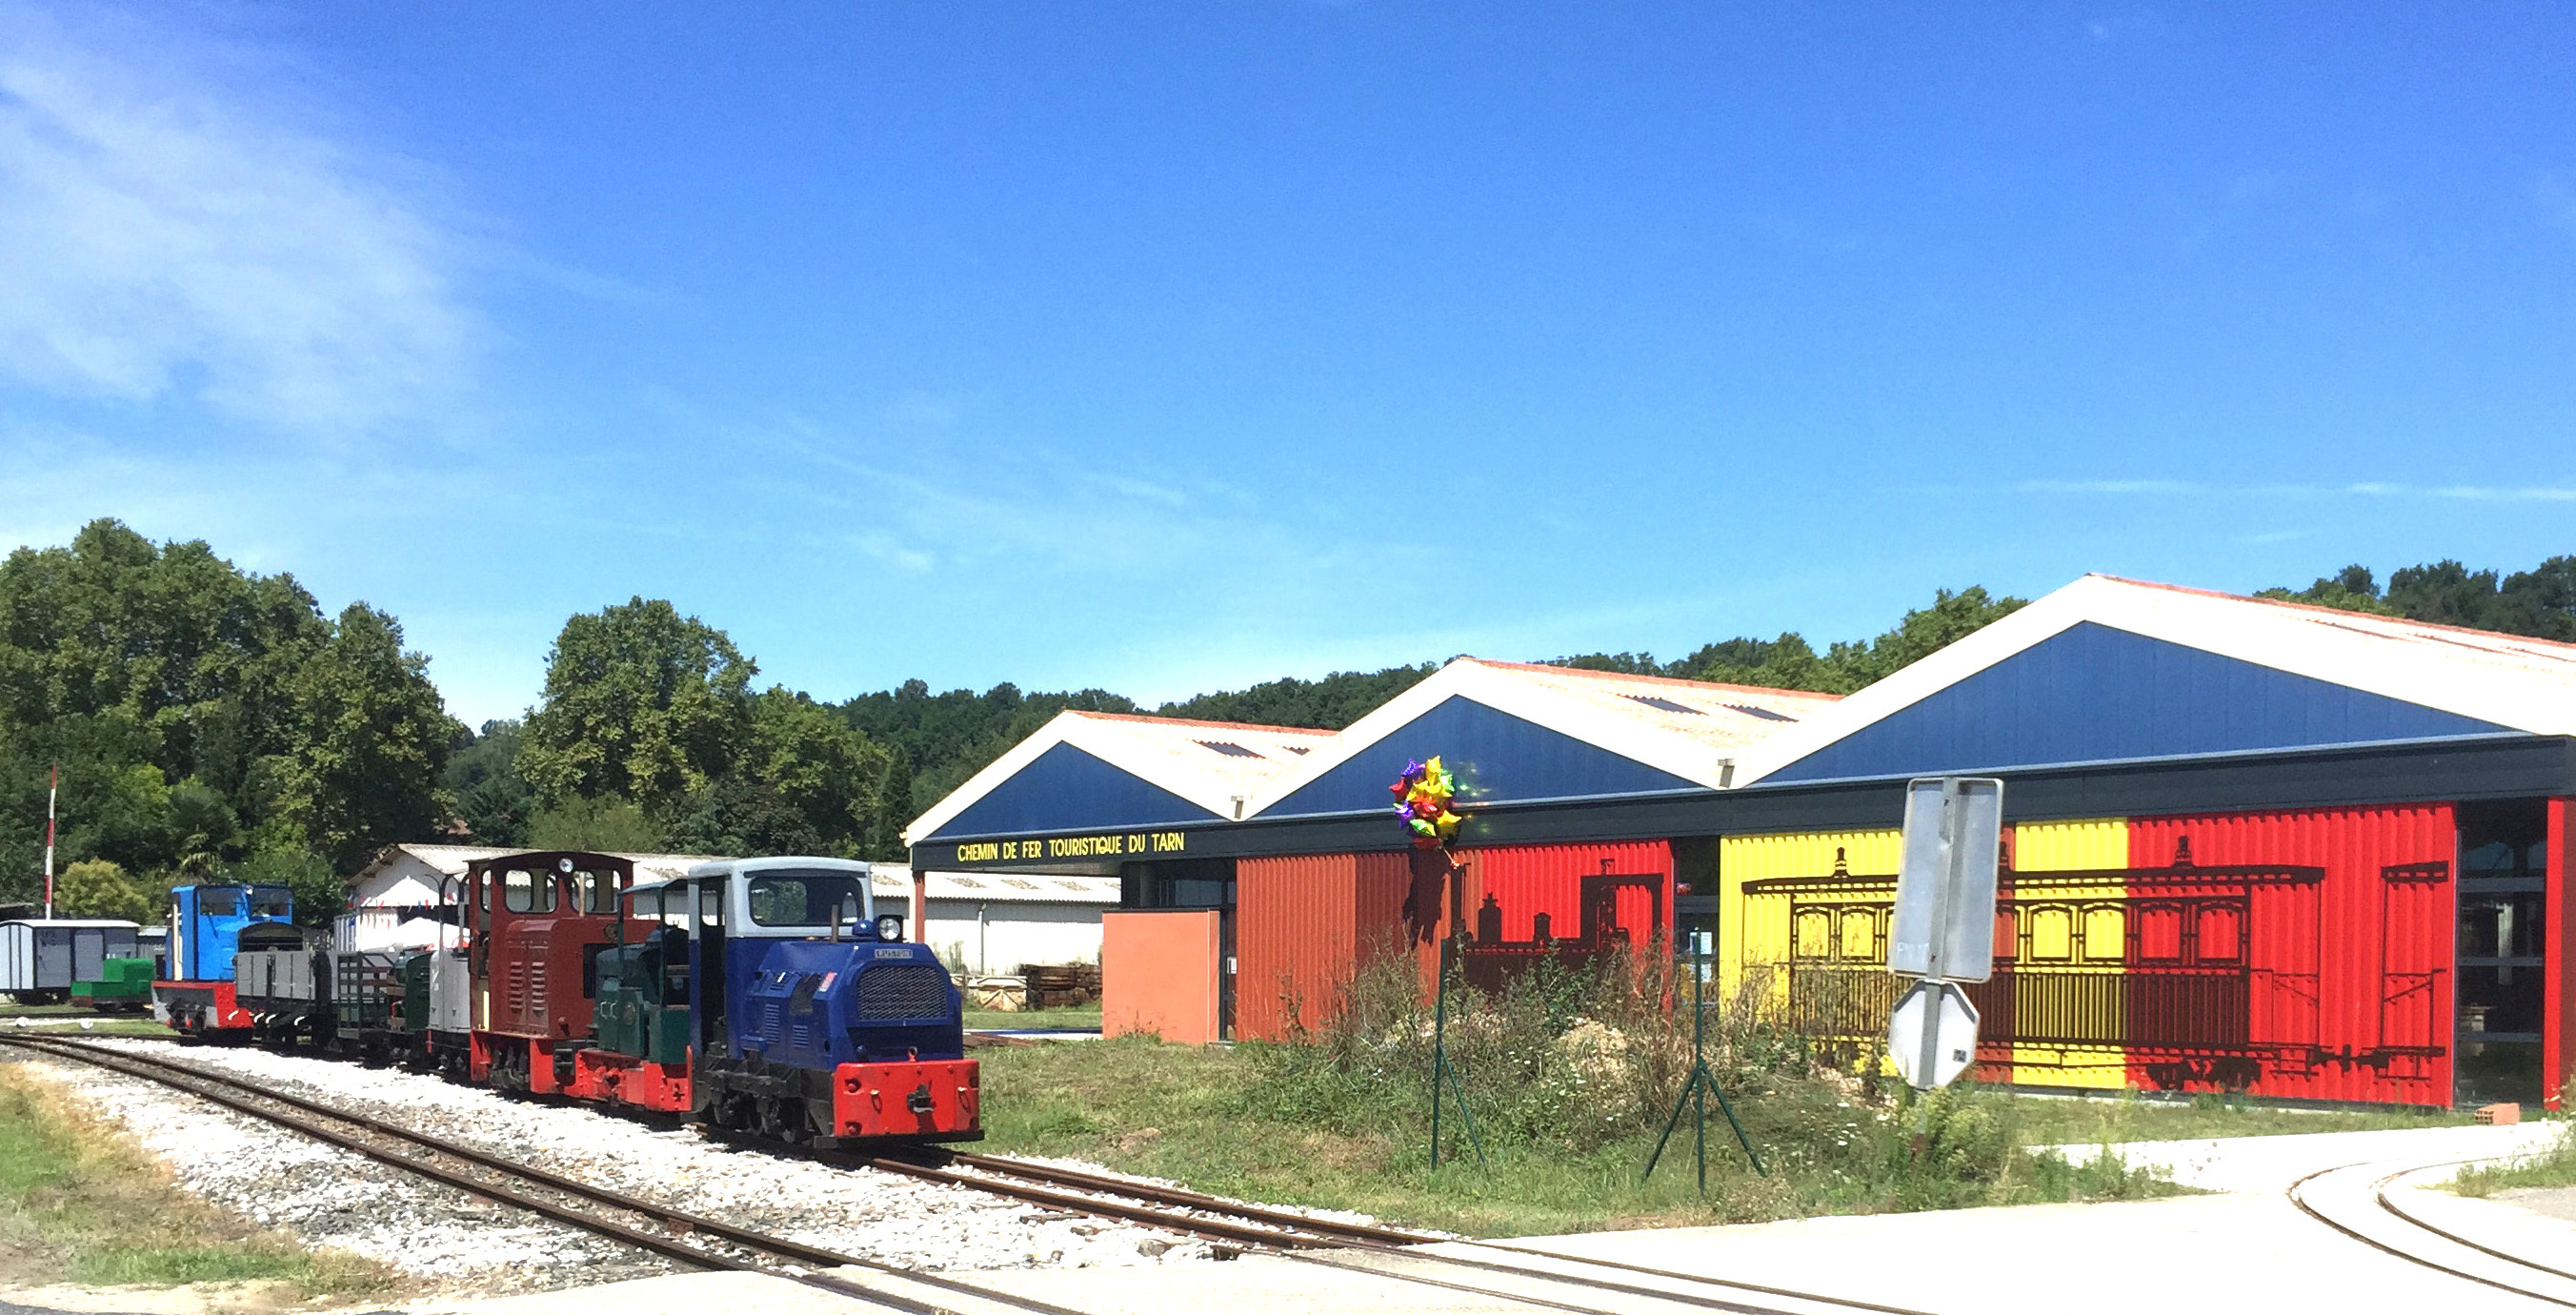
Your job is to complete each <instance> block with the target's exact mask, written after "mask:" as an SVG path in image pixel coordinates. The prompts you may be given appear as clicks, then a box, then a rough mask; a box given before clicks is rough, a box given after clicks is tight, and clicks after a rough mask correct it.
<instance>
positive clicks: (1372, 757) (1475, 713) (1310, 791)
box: [1261, 696, 1696, 825]
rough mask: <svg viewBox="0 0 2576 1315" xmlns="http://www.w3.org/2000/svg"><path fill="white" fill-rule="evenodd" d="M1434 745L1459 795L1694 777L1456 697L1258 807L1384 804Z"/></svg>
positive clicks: (1684, 785) (1574, 789)
mask: <svg viewBox="0 0 2576 1315" xmlns="http://www.w3.org/2000/svg"><path fill="white" fill-rule="evenodd" d="M1433 754H1438V755H1439V756H1440V759H1441V761H1442V763H1443V764H1444V765H1446V766H1447V767H1448V768H1449V770H1450V771H1451V772H1452V773H1454V774H1456V776H1457V778H1458V783H1459V795H1460V797H1461V798H1463V799H1470V800H1473V801H1475V802H1478V803H1500V802H1507V801H1511V800H1523V799H1573V798H1582V797H1586V796H1591V795H1605V794H1642V793H1648V792H1653V791H1659V790H1686V789H1691V788H1694V787H1695V785H1696V783H1695V782H1692V781H1688V780H1685V779H1683V778H1681V777H1679V776H1675V775H1673V774H1672V773H1670V772H1667V771H1663V770H1661V769H1658V768H1654V767H1649V766H1647V765H1645V764H1644V763H1641V762H1638V761H1636V760H1635V759H1633V758H1624V757H1621V756H1620V755H1618V754H1615V753H1612V752H1610V751H1609V750H1607V749H1603V748H1600V747H1598V746H1595V745H1592V744H1587V743H1585V742H1584V741H1582V740H1578V739H1576V738H1574V737H1573V736H1571V735H1567V734H1565V733H1563V732H1561V731H1555V730H1550V729H1548V728H1547V727H1545V726H1541V725H1539V724H1538V723H1536V722H1534V721H1529V720H1527V719H1524V718H1521V717H1515V716H1513V715H1511V714H1510V713H1507V712H1501V711H1498V710H1496V709H1493V708H1489V707H1487V706H1485V705H1484V704H1482V703H1478V702H1476V701H1475V700H1473V699H1466V698H1459V697H1456V696H1452V697H1450V698H1447V699H1444V700H1442V701H1441V702H1439V703H1438V704H1435V705H1433V706H1432V707H1431V708H1430V709H1429V710H1428V711H1426V712H1424V713H1423V714H1422V715H1421V716H1419V717H1415V718H1414V719H1413V720H1411V721H1408V722H1406V723H1404V724H1403V725H1401V726H1398V727H1396V728H1395V729H1394V730H1392V731H1389V732H1388V733H1386V734H1385V735H1382V736H1379V737H1378V738H1377V739H1376V740H1375V741H1372V742H1371V743H1369V744H1367V745H1365V746H1363V747H1362V748H1361V749H1360V750H1359V751H1358V752H1357V753H1355V754H1354V755H1353V756H1352V757H1351V758H1350V759H1349V760H1348V761H1346V762H1344V763H1342V764H1341V765H1339V766H1337V767H1335V768H1333V769H1332V770H1331V771H1328V772H1326V773H1324V774H1323V775H1321V776H1318V777H1316V778H1315V779H1314V780H1312V781H1309V782H1307V783H1306V784H1304V785H1302V786H1299V787H1298V788H1297V789H1296V791H1295V792H1294V793H1292V794H1290V795H1288V796H1287V797H1286V798H1284V799H1281V800H1280V801H1279V802H1278V803H1275V804H1272V805H1270V806H1269V807H1268V808H1265V809H1263V810H1262V813H1261V815H1262V816H1263V817H1294V816H1301V815H1313V814H1318V813H1348V812H1358V811H1361V810H1365V809H1373V808H1389V807H1391V806H1392V805H1393V804H1394V802H1395V796H1394V795H1392V794H1390V793H1389V792H1388V790H1387V786H1388V785H1389V784H1390V783H1392V782H1393V781H1394V780H1395V779H1396V777H1398V776H1400V775H1402V774H1403V772H1404V765H1405V763H1406V762H1407V761H1408V760H1419V759H1424V758H1429V757H1431V756H1432V755H1433ZM1390 825H1391V824H1390Z"/></svg>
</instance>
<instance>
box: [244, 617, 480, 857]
mask: <svg viewBox="0 0 2576 1315" xmlns="http://www.w3.org/2000/svg"><path fill="white" fill-rule="evenodd" d="M428 668H429V659H427V658H426V657H423V656H422V655H420V654H418V653H407V652H404V651H403V646H402V626H401V625H400V624H399V623H397V622H396V621H395V620H394V619H393V618H392V617H390V616H387V615H385V614H384V613H382V612H379V611H377V610H375V609H374V608H371V607H369V606H367V605H366V604H364V603H352V604H350V605H349V606H348V608H347V609H346V610H344V611H342V612H341V613H340V621H339V624H338V625H337V626H336V627H335V628H334V630H333V633H332V635H331V638H330V639H329V640H328V641H326V642H324V643H323V644H322V645H321V647H320V648H319V649H317V650H316V651H315V652H314V654H313V655H312V657H311V658H310V659H309V660H308V661H306V662H305V664H304V665H303V667H302V668H301V669H300V670H299V671H298V672H297V673H296V676H295V679H294V680H293V682H292V683H291V686H290V688H291V690H292V693H293V699H294V701H293V704H292V709H293V711H292V714H291V715H292V716H293V718H294V722H293V726H294V731H295V734H294V740H293V743H292V744H291V746H290V747H289V749H288V751H287V752H286V753H285V754H284V755H282V758H281V761H279V763H278V764H277V772H278V778H277V779H278V798H277V803H278V810H279V812H280V813H281V814H282V815H283V816H285V817H286V818H288V819H289V820H291V821H293V822H295V823H296V824H298V825H300V826H301V827H303V829H304V834H305V837H306V843H307V845H308V846H309V847H310V848H311V849H312V850H313V852H315V853H317V854H319V855H321V856H322V857H323V858H325V859H327V860H329V861H330V862H332V863H333V864H335V865H337V866H339V867H341V868H342V869H344V870H354V869H355V868H356V867H357V865H359V864H360V863H362V862H363V861H364V860H365V857H366V855H367V854H368V853H369V852H370V851H372V850H374V849H375V848H377V847H379V846H381V845H384V844H386V843H388V842H391V841H398V840H427V839H430V838H431V837H433V836H434V835H436V834H437V831H438V827H439V824H440V823H441V822H442V821H444V820H446V818H447V817H448V816H449V815H450V814H451V813H452V811H453V801H451V800H450V799H448V798H447V797H446V795H445V794H444V792H443V791H442V790H441V789H440V788H439V778H440V775H441V773H442V772H443V771H444V769H445V768H446V766H447V755H448V752H449V749H450V747H451V746H452V745H453V744H454V743H455V742H456V739H457V736H458V733H459V732H460V731H462V729H463V728H462V727H460V726H459V725H457V723H456V719H455V718H453V717H450V716H448V715H447V709H446V706H445V705H444V704H443V703H442V702H441V701H440V699H439V697H438V690H437V688H436V687H435V686H433V685H431V684H430V683H429V674H428Z"/></svg>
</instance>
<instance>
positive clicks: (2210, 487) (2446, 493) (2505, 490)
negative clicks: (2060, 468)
mask: <svg viewBox="0 0 2576 1315" xmlns="http://www.w3.org/2000/svg"><path fill="white" fill-rule="evenodd" d="M2013 491H2014V492H2017V493H2091V494H2102V495H2109V496H2125V495H2132V494H2173V495H2189V496H2192V497H2210V496H2219V495H2232V496H2239V497H2264V498H2333V497H2347V498H2417V499H2437V500H2441V501H2447V502H2576V488H2567V487H2562V486H2558V485H2551V484H2517V485H2484V484H2440V485H2434V484H2392V483H2386V482H2380V481H2368V482H2364V483H2359V484H2343V485H2322V484H2261V485H2255V484H2244V485H2230V484H2198V483H2193V482H2190V481H2188V480H2177V479H2028V480H2023V481H2022V482H2021V483H2019V484H2016V485H2014V486H2013Z"/></svg>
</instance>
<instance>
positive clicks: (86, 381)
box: [0, 3, 479, 437]
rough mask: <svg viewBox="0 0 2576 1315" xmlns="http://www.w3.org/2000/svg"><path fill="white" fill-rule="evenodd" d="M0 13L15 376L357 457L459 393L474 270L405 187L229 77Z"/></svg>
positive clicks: (116, 31) (1, 127)
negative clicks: (177, 398) (178, 397)
mask: <svg viewBox="0 0 2576 1315" xmlns="http://www.w3.org/2000/svg"><path fill="white" fill-rule="evenodd" d="M183 44H185V43H182V42H179V41H176V40H173V39H171V38H169V37H168V36H167V35H166V34H163V33H159V32H156V31H154V30H152V29H148V28H144V27H141V26H137V25H131V24H117V23H107V22H101V23H96V24H92V25H90V26H88V27H83V28H78V29H75V28H74V27H72V26H71V25H68V24H65V23H61V22H57V21H55V20H54V19H53V18H52V17H51V16H50V15H48V14H46V13H44V12H42V11H38V10H33V9H28V8H23V7H18V6H12V5H8V4H5V3H0V287H5V288H6V289H7V292H6V295H5V296H0V372H6V373H7V374H10V375H14V376H16V377H17V378H18V379H20V380H22V381H24V382H25V383H27V384H29V385H32V386H34V387H35V388H37V389H40V390H43V391H47V392H51V393H55V394H58V395H66V396H75V397H106V398H115V399H124V400H131V401H148V400H151V399H154V398H158V397H161V396H163V395H164V394H168V393H172V392H174V391H175V392H191V393H194V394H196V395H198V396H201V397H202V398H203V399H204V401H205V402H206V403H207V404H208V405H210V406H212V407H213V408H215V409H216V410H218V411H220V412H222V413H225V414H228V415H231V416H234V417H238V418H243V419H248V420H252V421H256V422H260V423H263V424H267V425H271V426H275V427H278V428H281V429H286V430H292V431H297V432H301V433H305V434H309V435H316V436H324V437H352V436H356V435H359V434H363V433H366V432H369V431H372V430H375V429H378V428H380V427H382V426H383V425H385V424H386V423H387V422H390V421H393V420H396V419H400V418H403V417H407V416H411V415H415V414H418V413H420V412H421V411H423V410H424V409H425V408H427V407H428V406H430V405H431V404H432V403H434V402H435V401H437V400H438V399H440V398H442V397H443V396H446V395H447V394H449V393H450V392H451V391H452V390H453V389H454V388H455V387H456V386H457V385H458V383H459V382H460V380H461V378H462V376H463V374H464V372H465V371H466V369H467V367H468V365H469V358H470V356H471V354H472V348H473V344H474V342H475V340H476V339H477V338H478V336H479V328H478V326H477V324H476V321H475V319H474V317H473V315H472V314H471V313H470V312H469V311H468V310H466V309H465V308H464V307H463V306H462V305H461V304H460V302H459V300H458V298H457V295H456V291H455V288H454V286H453V280H452V273H451V271H452V268H453V267H454V265H455V264H456V258H457V254H458V253H457V250H456V247H455V244H454V243H453V242H451V241H450V239H449V238H448V237H447V236H446V234H445V233H443V232H442V230H441V229H440V228H439V227H438V226H437V225H436V224H434V223H432V222H431V221H430V219H428V218H427V217H426V216H425V215H424V213H423V211H422V209H421V207H420V206H419V205H418V204H417V203H416V202H415V201H414V200H412V199H410V198H408V197H406V195H405V194H404V189H403V188H401V187H397V186H395V185H393V184H392V183H390V182H388V181H386V180H387V179H388V178H389V177H391V176H392V175H393V174H394V173H396V172H397V171H396V170H395V169H394V167H393V166H392V165H391V163H390V162H388V161H381V160H370V159H368V158H365V157H364V156H362V155H361V154H360V153H358V152H355V151H352V150H350V149H348V148H346V147H343V146H340V145H336V144H334V143H333V142H332V141H330V140H327V139H326V138H325V137H323V136H322V135H319V134H317V133H315V132H312V131H309V130H307V129H305V128H303V127H301V126H299V124H298V120H299V118H301V117H306V116H300V115H298V114H297V113H295V112H294V111H293V110H291V109H290V108H288V107H285V106H283V105H281V104H278V103H275V102H276V98H275V97H274V96H262V95H257V94H253V93H250V92H248V91H246V90H244V89H243V87H241V86H240V85H237V84H239V83H242V82H245V81H247V79H245V78H242V77H240V76H238V75H237V74H236V75H233V76H230V77H228V76H227V75H226V70H225V69H224V67H223V66H222V65H221V63H220V61H214V60H210V59H207V58H204V57H202V51H201V52H199V54H198V55H195V56H192V55H188V54H184V53H182V51H181V46H182V45H183Z"/></svg>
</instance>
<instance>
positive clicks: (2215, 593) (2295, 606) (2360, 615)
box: [2088, 571, 2576, 653]
mask: <svg viewBox="0 0 2576 1315" xmlns="http://www.w3.org/2000/svg"><path fill="white" fill-rule="evenodd" d="M2088 574H2090V575H2092V576H2093V577H2095V578H2096V579H2102V580H2109V581H2111V582H2112V583H2114V584H2126V585H2135V586H2137V587H2138V588H2140V589H2162V590H2164V591H2165V592H2167V593H2173V594H2195V595H2198V596H2199V597H2202V598H2224V599H2226V600H2228V601H2229V602H2234V603H2252V604H2254V605H2256V606H2258V607H2280V608H2287V609H2289V610H2291V611H2294V612H2314V613H2316V614H2317V615H2319V616H2327V617H2333V618H2334V619H2336V620H2338V621H2349V620H2354V619H2359V620H2363V621H2380V622H2385V623H2387V624H2389V625H2393V626H2413V627H2415V628H2416V629H2419V630H2447V631H2449V632H2451V633H2452V634H2455V635H2484V636H2486V637H2487V638H2490V639H2502V640H2507V641H2509V642H2512V643H2516V644H2537V645H2540V646H2541V647H2544V648H2558V649H2565V650H2567V651H2568V652H2571V653H2576V644H2570V643H2567V642H2565V641H2563V640H2556V639H2538V638H2534V637H2533V636H2530V635H2517V634H2511V633H2509V632H2506V631H2502V630H2480V629H2478V628H2477V627H2475V626H2455V625H2449V624H2446V623H2444V622H2440V621H2416V620H2412V619H2410V618H2407V617H2402V616H2390V615H2388V614H2387V613H2385V612H2355V611H2351V610H2349V609H2346V608H2341V607H2327V606H2325V605H2324V604H2322V603H2300V602H2293V601H2291V600H2290V599H2287V598H2257V597H2255V596H2254V595H2252V594H2231V593H2229V592H2227V591H2226V590H2224V589H2202V588H2199V587H2197V586H2194V585H2187V584H2167V583H2165V582H2164V581H2162V580H2137V579H2132V578H2130V577H2128V576H2125V575H2113V574H2111V573H2109V572H2107V571H2092V572H2088Z"/></svg>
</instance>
